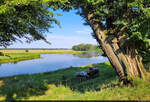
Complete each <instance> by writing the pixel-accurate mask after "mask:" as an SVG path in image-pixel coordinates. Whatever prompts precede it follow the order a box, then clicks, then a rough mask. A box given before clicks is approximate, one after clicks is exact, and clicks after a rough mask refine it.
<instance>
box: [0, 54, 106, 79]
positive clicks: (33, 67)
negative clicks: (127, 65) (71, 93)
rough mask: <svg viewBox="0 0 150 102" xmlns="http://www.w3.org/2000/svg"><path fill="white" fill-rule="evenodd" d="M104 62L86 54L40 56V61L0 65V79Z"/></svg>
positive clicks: (98, 57)
mask: <svg viewBox="0 0 150 102" xmlns="http://www.w3.org/2000/svg"><path fill="white" fill-rule="evenodd" d="M106 61H108V59H107V58H106V57H103V56H93V55H92V56H89V55H87V54H42V55H41V58H40V59H33V60H26V61H20V62H17V63H5V64H1V65H0V77H6V76H13V75H20V74H35V73H40V72H49V71H55V70H58V69H63V68H67V67H70V66H73V67H79V66H82V65H87V64H96V63H103V62H106Z"/></svg>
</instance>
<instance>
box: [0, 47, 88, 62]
mask: <svg viewBox="0 0 150 102" xmlns="http://www.w3.org/2000/svg"><path fill="white" fill-rule="evenodd" d="M26 51H27V50H1V55H0V63H7V62H18V61H22V60H29V59H35V58H40V54H82V53H85V52H86V51H72V50H46V51H45V50H28V52H26ZM2 52H3V53H2Z"/></svg>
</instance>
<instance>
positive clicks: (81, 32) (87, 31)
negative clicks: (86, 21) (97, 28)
mask: <svg viewBox="0 0 150 102" xmlns="http://www.w3.org/2000/svg"><path fill="white" fill-rule="evenodd" d="M75 32H76V33H77V34H91V33H92V30H91V29H82V30H77V31H75Z"/></svg>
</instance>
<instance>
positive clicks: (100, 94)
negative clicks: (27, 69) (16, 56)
mask: <svg viewBox="0 0 150 102" xmlns="http://www.w3.org/2000/svg"><path fill="white" fill-rule="evenodd" d="M90 67H98V68H99V70H100V73H99V76H98V77H96V78H93V79H85V78H82V79H81V78H76V77H75V75H74V73H75V72H79V71H86V70H87V69H88V68H90ZM0 100H150V82H144V81H143V80H141V79H136V80H133V86H119V84H118V78H117V75H116V73H115V70H114V69H113V68H112V67H111V65H110V63H101V64H94V65H87V66H81V67H76V68H75V67H71V68H68V69H61V70H58V71H54V72H47V73H39V74H34V75H20V76H14V77H6V78H0Z"/></svg>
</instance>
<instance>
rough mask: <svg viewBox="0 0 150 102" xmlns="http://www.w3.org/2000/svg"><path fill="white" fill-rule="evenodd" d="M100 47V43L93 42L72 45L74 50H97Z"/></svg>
mask: <svg viewBox="0 0 150 102" xmlns="http://www.w3.org/2000/svg"><path fill="white" fill-rule="evenodd" d="M97 48H98V45H93V44H83V43H82V44H78V45H74V46H72V50H75V51H90V50H96V49H97Z"/></svg>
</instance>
